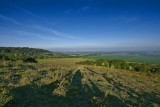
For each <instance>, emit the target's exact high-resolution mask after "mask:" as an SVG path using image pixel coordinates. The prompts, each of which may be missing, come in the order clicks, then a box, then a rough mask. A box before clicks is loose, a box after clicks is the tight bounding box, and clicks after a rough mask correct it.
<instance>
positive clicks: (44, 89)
mask: <svg viewBox="0 0 160 107" xmlns="http://www.w3.org/2000/svg"><path fill="white" fill-rule="evenodd" d="M71 73H72V71H69V73H68V74H66V75H67V77H69V76H70V75H71ZM67 77H65V78H67ZM82 78H83V74H82V73H81V71H80V70H77V71H76V73H75V75H74V76H73V78H72V81H71V82H70V85H69V86H67V92H66V96H59V95H54V94H53V91H54V90H55V89H56V88H58V86H59V83H60V81H55V82H52V83H50V84H47V85H43V86H38V85H36V84H34V83H32V85H27V86H22V87H18V88H15V89H12V90H11V92H10V94H12V96H13V99H12V100H11V101H9V102H8V103H6V104H5V105H4V106H3V107H91V106H94V105H92V103H91V99H92V98H93V96H96V97H104V93H103V92H101V91H100V89H99V88H98V87H97V86H96V84H94V83H93V82H92V81H91V80H90V79H88V80H89V82H90V84H91V86H89V85H87V84H82V82H81V80H82ZM67 79H69V78H67ZM112 102H113V103H112ZM109 104H111V106H124V103H123V102H122V101H121V100H119V99H118V98H117V97H115V96H112V95H109ZM103 106H105V107H106V105H103Z"/></svg>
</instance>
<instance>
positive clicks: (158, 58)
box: [86, 52, 160, 64]
mask: <svg viewBox="0 0 160 107" xmlns="http://www.w3.org/2000/svg"><path fill="white" fill-rule="evenodd" d="M86 58H88V59H108V60H113V59H119V60H125V61H128V62H138V63H150V64H160V52H157V53H156V52H155V53H147V52H144V53H142V52H137V53H107V54H100V55H95V56H87V57H86Z"/></svg>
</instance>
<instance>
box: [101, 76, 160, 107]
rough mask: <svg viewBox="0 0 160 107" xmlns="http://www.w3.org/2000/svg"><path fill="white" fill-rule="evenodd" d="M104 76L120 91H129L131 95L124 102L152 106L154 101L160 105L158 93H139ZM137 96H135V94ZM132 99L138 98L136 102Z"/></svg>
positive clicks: (132, 104)
mask: <svg viewBox="0 0 160 107" xmlns="http://www.w3.org/2000/svg"><path fill="white" fill-rule="evenodd" d="M103 77H104V78H105V79H106V80H107V81H108V82H109V83H110V84H112V85H113V86H114V88H115V89H117V90H118V91H127V94H128V95H129V100H125V99H124V102H125V104H127V105H131V106H149V107H152V106H153V103H156V104H158V105H160V98H159V97H157V96H156V93H146V92H143V93H142V94H140V93H137V92H136V91H135V90H133V89H131V88H130V87H127V86H123V85H122V84H121V83H117V82H115V81H114V80H113V79H112V78H107V77H106V75H103ZM133 94H134V95H136V96H134V95H133ZM130 99H134V100H136V102H132V101H131V100H130Z"/></svg>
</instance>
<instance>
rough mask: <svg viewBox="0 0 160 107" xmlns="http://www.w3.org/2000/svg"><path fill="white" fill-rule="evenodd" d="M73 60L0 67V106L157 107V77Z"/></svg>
mask: <svg viewBox="0 0 160 107" xmlns="http://www.w3.org/2000/svg"><path fill="white" fill-rule="evenodd" d="M67 60H68V63H67ZM77 60H78V59H77ZM77 60H75V59H66V58H65V59H64V60H63V59H54V61H53V59H48V60H41V61H39V62H40V63H37V64H29V63H28V64H26V63H22V62H17V63H14V64H13V63H12V64H4V65H3V67H1V68H0V106H4V107H8V106H11V107H13V106H14V107H19V106H34V107H35V106H47V107H48V106H49V107H51V106H54V107H59V106H63V107H88V106H89V107H90V106H103V107H105V106H111V107H115V106H116V107H117V106H124V107H125V106H144V107H145V106H155V107H156V106H160V82H159V81H160V76H159V75H153V74H145V73H138V72H130V71H124V70H116V69H110V68H105V67H97V66H83V65H75V64H74V63H75V62H76V61H77ZM79 60H83V59H79ZM79 60H78V61H79ZM51 62H52V63H51Z"/></svg>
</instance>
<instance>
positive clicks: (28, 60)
mask: <svg viewBox="0 0 160 107" xmlns="http://www.w3.org/2000/svg"><path fill="white" fill-rule="evenodd" d="M23 62H31V63H37V62H38V61H36V60H35V59H34V58H27V59H25V60H24V61H23Z"/></svg>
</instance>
